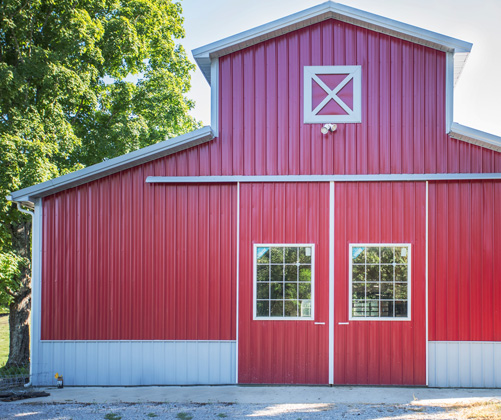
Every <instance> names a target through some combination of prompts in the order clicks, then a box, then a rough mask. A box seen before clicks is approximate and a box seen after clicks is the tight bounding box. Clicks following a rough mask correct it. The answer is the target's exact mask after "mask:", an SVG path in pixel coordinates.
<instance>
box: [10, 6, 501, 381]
mask: <svg viewBox="0 0 501 420" xmlns="http://www.w3.org/2000/svg"><path fill="white" fill-rule="evenodd" d="M470 49H471V44H469V43H467V42H464V41H460V40H457V39H453V38H450V37H447V36H444V35H440V34H437V33H433V32H430V31H427V30H424V29H420V28H416V27H413V26H410V25H407V24H404V23H400V22H395V21H393V20H390V19H386V18H383V17H380V16H376V15H373V14H370V13H366V12H363V11H360V10H356V9H353V8H351V7H347V6H343V5H339V4H336V3H332V2H327V3H324V4H321V5H319V6H316V7H313V8H311V9H308V10H305V11H303V12H300V13H296V14H294V15H291V16H288V17H285V18H283V19H280V20H277V21H275V22H271V23H269V24H266V25H263V26H260V27H258V28H255V29H252V30H249V31H246V32H243V33H240V34H237V35H235V36H232V37H229V38H227V39H223V40H221V41H218V42H215V43H212V44H209V45H206V46H204V47H201V48H198V49H196V50H195V51H194V56H195V59H196V61H197V63H198V65H199V66H200V68H201V70H202V72H203V74H204V75H205V77H206V78H207V80H208V82H209V83H210V85H211V91H212V123H211V126H210V127H204V128H202V129H200V130H197V131H194V132H192V133H189V134H186V135H183V136H180V137H178V138H175V139H170V140H167V141H165V142H162V143H159V144H156V145H153V146H150V147H147V148H144V149H141V150H138V151H136V152H133V153H130V154H127V155H124V156H121V157H118V158H116V159H111V160H109V161H106V162H103V163H100V164H98V165H95V166H91V167H88V168H85V169H82V170H80V171H77V172H75V173H72V174H68V175H65V176H62V177H60V178H57V179H54V180H51V181H48V182H45V183H42V184H39V185H35V186H33V187H29V188H26V189H23V190H20V191H16V192H13V193H12V195H11V197H10V199H11V200H12V201H15V202H18V203H22V204H23V205H24V206H28V207H32V208H34V240H33V317H32V348H31V351H32V359H31V360H32V382H33V383H34V384H36V385H46V384H50V383H53V381H54V379H53V376H54V374H55V373H56V372H58V373H59V374H62V375H64V379H65V383H66V384H68V385H148V384H232V383H240V384H249V383H253V384H256V383H264V384H392V385H430V386H454V387H457V386H468V387H499V386H501V173H500V172H501V138H499V137H496V136H492V135H490V134H487V133H483V132H480V131H478V130H474V129H471V128H468V127H464V126H461V125H458V124H456V123H454V122H453V120H452V116H453V112H452V104H453V86H454V81H455V80H456V79H457V77H459V74H460V73H461V70H462V67H463V64H464V62H465V59H466V56H467V54H468V52H469V51H470Z"/></svg>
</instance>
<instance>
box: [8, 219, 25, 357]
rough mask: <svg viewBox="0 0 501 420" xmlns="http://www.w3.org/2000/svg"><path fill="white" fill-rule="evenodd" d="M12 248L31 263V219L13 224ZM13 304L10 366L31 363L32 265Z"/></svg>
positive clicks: (22, 278)
mask: <svg viewBox="0 0 501 420" xmlns="http://www.w3.org/2000/svg"><path fill="white" fill-rule="evenodd" d="M11 235H12V236H11V237H12V247H13V249H14V251H15V252H16V254H17V255H20V256H21V257H23V258H26V259H28V260H30V261H31V218H30V217H26V216H21V217H20V218H19V220H18V223H13V224H11ZM14 292H15V293H14V296H13V299H14V300H13V302H12V303H11V304H10V305H9V329H10V340H9V359H8V360H7V365H6V366H25V365H28V363H29V362H30V312H31V264H28V265H27V266H25V267H23V268H22V269H21V273H20V278H19V288H18V290H15V291H14Z"/></svg>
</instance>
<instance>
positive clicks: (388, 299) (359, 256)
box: [350, 244, 410, 318]
mask: <svg viewBox="0 0 501 420" xmlns="http://www.w3.org/2000/svg"><path fill="white" fill-rule="evenodd" d="M350 250H351V255H350V263H351V301H352V308H351V317H352V318H357V317H358V318H373V317H374V318H376V317H377V318H396V317H407V316H408V310H407V308H408V292H409V288H408V279H409V277H408V274H409V273H408V270H409V268H408V264H409V251H410V247H409V246H408V245H395V246H391V245H377V244H374V245H364V246H362V245H359V246H357V245H353V246H352V247H350Z"/></svg>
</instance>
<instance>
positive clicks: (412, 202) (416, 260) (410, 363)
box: [334, 182, 426, 385]
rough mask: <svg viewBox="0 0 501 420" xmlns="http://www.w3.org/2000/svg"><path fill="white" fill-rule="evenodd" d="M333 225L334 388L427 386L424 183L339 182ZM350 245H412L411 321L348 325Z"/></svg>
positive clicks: (351, 322)
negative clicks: (354, 385)
mask: <svg viewBox="0 0 501 420" xmlns="http://www.w3.org/2000/svg"><path fill="white" fill-rule="evenodd" d="M334 226H335V227H334V229H335V231H334V237H335V239H334V241H335V242H334V267H335V268H334V299H335V302H334V383H336V384H378V385H384V384H392V385H425V384H426V306H425V302H426V300H425V296H426V269H425V267H426V184H425V183H424V182H421V183H411V182H409V183H400V182H395V183H335V213H334ZM350 243H410V244H411V246H412V249H411V252H412V262H411V273H412V274H411V281H412V286H411V287H412V292H411V298H412V306H411V321H353V320H352V321H349V311H350V308H349V272H348V270H349V244H350ZM339 322H349V324H348V325H339Z"/></svg>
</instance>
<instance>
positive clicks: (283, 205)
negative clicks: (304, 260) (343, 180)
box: [238, 183, 329, 384]
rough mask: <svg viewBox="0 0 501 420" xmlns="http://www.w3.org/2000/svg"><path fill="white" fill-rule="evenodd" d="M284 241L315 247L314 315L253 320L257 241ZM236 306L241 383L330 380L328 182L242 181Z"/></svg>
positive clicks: (278, 242)
mask: <svg viewBox="0 0 501 420" xmlns="http://www.w3.org/2000/svg"><path fill="white" fill-rule="evenodd" d="M284 243H286V244H311V246H313V247H314V252H315V254H314V255H315V262H314V264H313V265H314V268H313V270H314V283H315V284H314V294H313V296H312V299H313V300H314V317H313V319H308V320H304V319H302V320H297V319H276V320H271V319H268V320H262V319H256V320H254V319H253V304H254V300H253V293H254V292H253V269H254V267H253V264H254V262H253V260H254V257H253V255H254V254H253V247H254V246H255V245H257V244H284ZM284 288H286V285H285V284H284ZM275 298H276V297H274V298H273V299H275ZM238 312H239V322H238V327H239V332H238V382H239V383H270V384H271V383H275V384H327V383H328V381H329V359H328V355H329V347H328V337H329V322H328V321H329V319H328V317H329V184H328V183H298V184H294V183H276V184H273V183H265V184H241V185H240V270H239V309H238Z"/></svg>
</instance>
